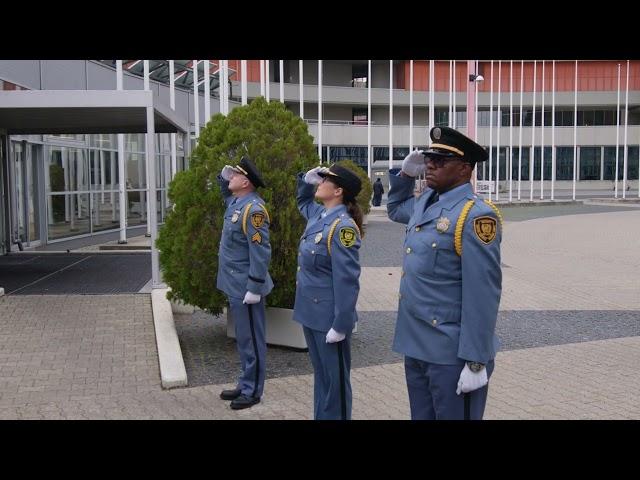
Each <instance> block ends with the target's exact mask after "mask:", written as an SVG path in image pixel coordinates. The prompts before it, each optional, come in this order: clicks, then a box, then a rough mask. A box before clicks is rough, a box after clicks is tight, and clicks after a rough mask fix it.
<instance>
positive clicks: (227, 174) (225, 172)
mask: <svg viewBox="0 0 640 480" xmlns="http://www.w3.org/2000/svg"><path fill="white" fill-rule="evenodd" d="M234 173H235V170H234V169H233V167H232V166H231V165H225V166H224V168H223V169H222V172H220V176H221V177H222V178H223V179H224V180H226V181H227V182H230V181H231V177H232V176H233V174H234Z"/></svg>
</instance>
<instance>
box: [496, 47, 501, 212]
mask: <svg viewBox="0 0 640 480" xmlns="http://www.w3.org/2000/svg"><path fill="white" fill-rule="evenodd" d="M501 130H502V60H498V131H497V132H496V136H497V138H496V152H497V156H496V200H500V131H501Z"/></svg>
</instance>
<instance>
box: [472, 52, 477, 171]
mask: <svg viewBox="0 0 640 480" xmlns="http://www.w3.org/2000/svg"><path fill="white" fill-rule="evenodd" d="M474 64H475V68H474V71H473V73H474V74H475V75H476V76H477V75H478V61H477V60H476V61H475V62H474ZM473 87H474V95H473V141H474V142H477V141H478V79H477V78H476V79H475V80H474V81H473ZM474 170H475V171H476V180H477V179H478V165H477V164H476V168H475V169H474Z"/></svg>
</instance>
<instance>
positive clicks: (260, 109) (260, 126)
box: [157, 98, 320, 315]
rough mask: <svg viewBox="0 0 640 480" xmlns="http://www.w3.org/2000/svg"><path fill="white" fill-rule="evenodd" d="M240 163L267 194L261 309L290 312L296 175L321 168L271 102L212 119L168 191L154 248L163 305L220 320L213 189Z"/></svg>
mask: <svg viewBox="0 0 640 480" xmlns="http://www.w3.org/2000/svg"><path fill="white" fill-rule="evenodd" d="M243 155H247V156H248V157H249V158H251V160H253V161H254V162H255V164H256V166H257V167H258V169H259V170H260V172H261V173H262V177H263V178H264V181H265V183H266V184H267V188H260V189H258V193H259V195H260V196H261V197H262V198H264V200H265V202H266V207H267V209H268V211H269V214H270V217H271V226H270V242H271V264H270V267H269V273H270V274H271V277H272V278H273V282H274V289H273V291H272V292H271V294H269V295H268V296H267V305H269V306H277V307H282V308H293V303H294V299H295V287H296V285H295V277H296V269H297V262H298V260H297V258H298V255H297V253H298V242H299V239H300V235H301V234H302V232H303V231H304V228H305V221H304V218H303V217H302V215H300V212H299V211H298V208H297V205H296V179H295V175H296V174H297V173H298V172H301V171H307V170H308V169H310V168H312V167H313V166H315V165H318V164H319V162H320V160H319V158H318V154H317V147H316V146H314V145H313V138H312V137H311V135H309V132H308V129H307V124H306V123H305V122H304V121H303V120H302V119H300V118H299V117H298V116H297V115H295V114H294V113H293V112H291V111H289V110H287V109H286V108H285V106H284V105H283V104H282V103H280V102H277V101H273V102H269V103H268V102H266V101H265V100H264V99H263V98H257V99H255V100H254V101H253V102H251V103H250V104H249V105H246V106H242V107H237V108H235V109H233V110H232V111H231V112H230V113H229V115H228V116H226V117H225V116H224V115H221V114H217V115H215V116H214V117H213V118H212V119H211V121H210V122H208V123H207V125H206V126H205V128H204V129H203V130H202V131H201V133H200V138H199V140H198V146H197V147H196V148H195V149H194V151H193V153H192V155H191V160H190V168H189V170H186V171H183V172H179V173H178V174H177V175H176V176H175V178H174V180H173V181H172V182H171V184H170V186H169V198H170V200H171V202H172V203H173V205H174V207H173V210H172V211H171V212H169V214H168V216H167V218H166V220H165V224H164V226H163V228H162V229H161V230H160V233H159V237H158V241H157V246H158V249H159V250H160V263H161V265H162V270H163V278H164V281H165V282H166V283H167V284H168V285H169V286H170V287H171V292H170V293H169V298H170V299H172V300H180V301H182V302H184V303H187V304H190V305H196V306H198V307H200V308H202V309H203V310H206V311H208V312H210V313H212V314H215V315H217V314H219V313H221V312H222V308H223V306H224V305H225V304H226V298H225V296H224V294H223V293H222V292H220V291H219V290H218V289H217V288H216V275H217V271H218V245H219V243H220V235H221V232H222V225H223V215H224V211H225V207H224V202H223V199H222V194H221V192H220V188H219V187H218V183H217V181H216V177H217V175H218V174H219V173H220V171H221V170H222V168H223V167H224V165H226V164H230V165H236V164H237V163H238V162H239V161H240V159H241V158H242V156H243Z"/></svg>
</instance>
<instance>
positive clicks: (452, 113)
mask: <svg viewBox="0 0 640 480" xmlns="http://www.w3.org/2000/svg"><path fill="white" fill-rule="evenodd" d="M204 62H209V61H204ZM269 63H270V62H269V61H265V60H260V74H259V76H260V95H261V96H264V97H265V99H266V100H267V101H269V100H270V99H271V96H270V94H271V89H270V84H271V82H270V80H269ZM471 63H473V62H471ZM477 63H478V62H477V61H476V62H475V72H476V73H477V71H478V69H477V68H478V67H477ZM494 63H495V62H494V61H493V60H492V61H490V87H489V90H490V92H489V93H490V95H489V161H488V165H483V168H484V169H487V168H488V180H489V182H490V184H491V185H493V184H495V186H496V188H495V199H496V200H499V199H500V191H499V189H498V185H499V181H500V177H499V175H500V157H501V155H500V149H501V147H502V145H501V143H500V142H501V132H502V129H503V127H502V96H503V95H502V67H503V62H502V60H499V61H498V66H497V71H498V81H497V88H498V90H497V108H496V109H494V67H495V65H494ZM513 63H514V62H513V60H510V61H509V127H508V128H509V146H508V150H506V152H505V153H506V155H508V158H505V161H506V162H507V165H506V167H508V168H506V169H505V170H506V178H505V179H503V181H505V182H506V184H507V185H508V198H509V201H513V197H514V193H515V195H516V196H517V199H518V200H521V199H522V181H523V180H522V152H523V138H522V136H523V127H524V125H523V120H524V118H523V117H524V115H523V114H524V111H523V110H524V104H523V99H524V97H523V95H524V66H525V62H524V60H521V61H520V79H519V80H520V88H519V91H520V102H519V116H518V117H519V129H518V143H517V145H518V146H517V149H518V155H517V166H518V169H517V179H514V178H513V177H514V175H513V162H514V154H513V149H514V144H513V126H514V125H513V107H514V105H513V90H514V89H513V86H514V85H513V84H514V78H513ZM547 63H548V61H544V60H543V61H541V71H542V82H541V86H540V101H541V109H540V112H541V115H542V118H541V119H540V126H541V127H542V128H541V130H540V141H539V147H540V188H539V191H540V197H539V198H540V199H544V197H545V191H544V188H545V187H544V165H545V162H544V160H545V137H544V135H545V123H544V122H545V110H544V109H545V94H546V86H545V70H546V68H547ZM574 63H575V65H574V82H573V83H574V112H573V113H574V121H573V178H572V189H571V191H572V198H573V199H574V200H575V198H576V183H577V180H578V171H577V166H578V149H577V126H578V125H577V123H578V122H577V114H578V61H577V60H576V61H575V62H574ZM197 65H198V61H197V60H194V62H193V71H194V113H195V129H196V139H197V137H198V134H199V129H200V125H199V111H198V101H197V98H198V85H199V83H202V82H198V70H197ZM206 65H208V63H207V64H206ZM617 67H618V72H617V73H618V100H617V114H616V160H615V178H614V196H615V197H616V198H617V197H618V177H619V168H620V165H619V163H620V162H619V146H620V145H619V138H620V135H619V128H620V73H621V69H620V67H621V65H620V64H618V65H617ZM551 68H552V75H551V78H552V86H551V146H550V147H551V188H550V196H549V198H550V199H551V200H554V199H555V182H556V145H555V129H556V125H555V107H556V105H555V94H556V61H555V60H553V61H552V66H551ZM537 69H538V61H533V89H532V122H531V149H530V151H529V180H528V181H529V200H530V201H533V199H534V183H535V181H534V176H535V149H536V148H537V146H536V144H535V142H536V128H535V127H536V100H537V98H536V95H537V88H538V86H537ZM204 70H205V78H204V80H203V81H204V83H205V118H206V119H208V118H210V114H209V112H210V95H208V92H207V91H208V83H209V82H208V74H209V72H208V69H207V68H205V69H204ZM239 70H240V71H239V74H240V83H241V92H242V105H246V104H247V83H248V78H247V61H246V60H242V61H241V68H240V69H239ZM219 72H220V79H221V80H220V97H219V98H220V112H221V113H223V114H227V113H228V112H229V92H228V78H229V77H228V61H227V60H220V64H219ZM428 73H429V75H428V79H429V82H428V83H429V91H428V105H429V112H428V131H430V130H431V127H433V126H434V125H435V121H434V114H435V88H434V84H435V61H434V60H430V61H429V63H428ZM322 75H323V64H322V60H318V83H317V85H318V89H317V92H318V98H317V103H318V123H317V129H318V131H317V147H318V156H319V157H320V158H322V147H323V138H322V131H323V128H322V127H323V88H322V87H323V77H322ZM456 81H457V79H456V61H455V60H452V61H449V101H448V122H447V124H448V126H450V127H452V128H457V126H458V125H457V114H456V112H457V105H456ZM473 83H474V84H475V85H474V86H473V88H474V90H475V92H474V98H473V104H472V105H471V106H472V108H473V112H467V114H468V115H473V119H472V120H473V121H474V125H473V126H474V132H473V134H472V136H473V137H475V138H477V115H478V102H477V99H478V96H477V89H478V83H477V82H476V81H474V82H473ZM279 84H280V85H279V87H280V88H279V93H280V95H279V99H280V101H281V102H284V61H283V60H280V61H279ZM625 85H626V87H625V89H626V95H625V120H624V148H623V152H624V154H623V178H622V198H626V185H627V172H628V152H627V131H628V126H627V125H628V111H629V61H628V60H627V65H626V82H625ZM303 87H304V75H303V61H302V60H299V115H300V117H301V118H302V119H304V101H305V100H304V95H303V94H304V89H303ZM371 88H372V65H371V60H369V61H368V74H367V90H368V92H367V171H368V174H369V177H371V173H372V163H373V155H372V153H373V152H372V145H371ZM393 90H394V63H393V60H389V168H393V126H394V123H393V120H394V119H393V100H394V97H393V96H394V92H393ZM413 96H414V62H413V60H410V61H409V148H410V149H413V148H414V139H413V123H414V117H413V107H414V102H413ZM494 112H496V113H497V125H496V126H495V129H496V130H497V133H496V134H495V139H496V144H495V151H496V153H497V155H496V156H495V163H494V143H493V141H494V132H493V130H494V121H493V120H494V119H493V114H494ZM469 123H470V122H469ZM469 123H468V124H467V127H468V128H469ZM428 131H427V132H428ZM505 148H506V146H505ZM494 167H495V168H494ZM483 179H485V180H486V179H487V176H486V175H483ZM514 180H516V181H517V185H516V190H515V192H514ZM494 182H495V183H494ZM638 196H640V188H639V191H638ZM493 197H494V189H493V188H490V189H489V198H490V199H492V198H493Z"/></svg>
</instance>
